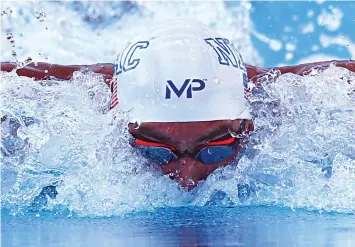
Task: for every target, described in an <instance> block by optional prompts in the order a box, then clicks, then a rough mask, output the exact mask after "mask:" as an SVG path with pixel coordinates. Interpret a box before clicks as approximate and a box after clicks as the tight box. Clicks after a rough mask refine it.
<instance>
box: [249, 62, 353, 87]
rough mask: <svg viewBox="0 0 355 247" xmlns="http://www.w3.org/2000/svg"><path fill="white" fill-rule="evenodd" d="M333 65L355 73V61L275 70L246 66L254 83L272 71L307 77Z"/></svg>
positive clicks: (322, 63) (311, 64) (313, 64)
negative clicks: (314, 70) (315, 71)
mask: <svg viewBox="0 0 355 247" xmlns="http://www.w3.org/2000/svg"><path fill="white" fill-rule="evenodd" d="M331 65H335V66H337V67H343V68H346V69H348V70H350V71H352V72H355V60H344V61H326V62H316V63H306V64H299V65H294V66H284V67H275V68H261V67H255V66H251V65H246V68H247V70H248V78H249V79H250V80H252V81H253V82H256V80H257V79H258V78H259V77H261V76H263V75H265V74H267V73H268V72H270V71H272V70H273V71H275V70H278V71H280V73H281V74H286V73H293V74H297V75H307V74H308V73H309V72H311V71H312V70H313V69H317V70H320V71H321V70H324V69H326V68H328V67H329V66H331Z"/></svg>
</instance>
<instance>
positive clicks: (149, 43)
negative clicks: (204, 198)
mask: <svg viewBox="0 0 355 247" xmlns="http://www.w3.org/2000/svg"><path fill="white" fill-rule="evenodd" d="M331 64H334V65H335V66H339V67H344V68H347V69H349V70H351V71H353V72H355V61H353V60H347V61H331V62H320V63H313V64H302V65H296V66H288V67H279V68H273V69H277V70H279V71H280V73H281V74H284V73H294V74H299V75H304V74H306V73H307V72H309V71H311V70H312V69H314V68H317V69H324V68H327V67H329V66H330V65H331ZM15 69H16V64H15V63H9V62H2V63H1V70H2V71H7V72H10V71H12V70H15ZM83 69H84V70H91V71H93V72H95V73H100V74H102V75H103V77H104V80H105V83H106V84H107V86H109V87H110V89H111V92H112V102H111V109H113V108H115V107H118V108H119V109H121V110H123V111H129V113H130V119H127V122H129V124H128V128H129V132H130V134H131V137H132V144H131V145H133V146H134V147H136V148H137V149H138V150H140V152H141V153H142V155H144V156H145V157H147V158H148V160H149V162H151V163H152V164H155V165H156V166H157V167H159V169H161V172H162V174H164V175H168V176H169V177H170V178H171V179H173V180H175V181H177V182H178V183H179V184H180V185H181V187H185V188H187V189H188V190H191V189H193V188H194V187H196V186H198V183H199V181H203V180H205V179H206V178H207V177H208V176H209V175H210V174H211V173H213V172H214V171H215V170H216V169H218V168H220V167H224V166H227V165H230V164H232V163H234V164H235V163H236V160H238V159H239V158H240V157H239V156H240V153H241V150H242V149H243V147H245V145H246V143H247V141H248V135H249V133H250V132H251V131H253V130H254V126H253V119H252V115H251V113H250V109H249V103H248V100H247V95H248V94H249V93H250V92H249V88H250V85H251V84H252V83H256V82H257V79H258V78H260V77H261V76H263V75H265V74H267V73H268V72H270V70H271V69H265V68H259V67H254V66H251V65H247V64H245V63H244V62H243V59H242V56H241V54H240V53H239V52H238V51H237V49H236V48H235V47H234V46H233V45H232V43H231V42H230V41H229V40H228V39H226V38H224V37H222V36H221V35H220V34H218V33H216V32H215V31H213V30H211V29H210V28H209V27H207V26H204V25H203V24H200V23H197V22H191V21H185V20H177V21H171V22H165V23H164V24H160V25H157V26H155V27H153V28H152V29H149V30H148V31H147V32H145V33H144V34H141V35H139V36H138V37H136V38H135V39H133V40H132V41H130V42H129V43H127V44H126V45H125V46H124V47H123V49H122V50H121V52H120V53H119V55H118V57H117V60H116V61H115V63H114V64H110V63H104V64H95V65H55V64H47V63H38V64H36V65H34V64H33V63H32V64H29V65H27V66H25V67H23V68H21V69H16V73H17V74H18V75H20V76H27V77H33V78H35V79H36V80H50V79H61V80H70V79H71V78H72V75H73V73H74V72H75V71H79V70H83ZM138 123H139V128H137V124H138ZM52 187H53V186H52ZM53 188H54V189H55V187H53ZM41 193H42V192H41ZM43 193H44V192H43Z"/></svg>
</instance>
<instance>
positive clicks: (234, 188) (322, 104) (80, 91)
mask: <svg viewBox="0 0 355 247" xmlns="http://www.w3.org/2000/svg"><path fill="white" fill-rule="evenodd" d="M1 80H2V81H3V82H4V85H3V86H2V88H1V94H2V95H3V97H2V98H1V110H2V112H3V114H6V115H7V116H8V117H7V119H6V120H5V121H4V122H3V123H2V125H3V129H2V136H3V137H4V141H3V147H2V150H3V152H2V155H3V160H4V165H3V166H2V177H3V180H4V181H3V183H2V191H3V205H2V206H3V207H6V208H11V209H13V210H14V211H16V212H18V211H19V210H21V209H22V208H23V207H26V206H28V205H30V203H31V201H32V200H33V198H34V197H35V196H36V195H37V194H38V193H39V191H40V190H41V188H42V187H44V186H47V185H50V184H53V183H57V184H59V185H58V196H57V199H55V200H50V202H49V205H48V208H49V209H53V210H55V207H56V206H58V205H62V206H63V205H64V206H65V207H66V208H68V209H69V210H71V211H73V212H75V213H77V214H79V215H91V216H107V215H117V214H118V215H120V214H124V213H127V212H131V211H135V210H138V211H140V210H150V209H152V208H155V207H165V206H181V205H185V206H186V205H211V203H212V204H213V203H217V204H222V205H238V204H240V203H244V204H270V203H271V204H276V205H284V206H288V207H291V208H297V207H306V208H311V209H317V210H326V211H337V212H354V210H355V208H354V205H355V189H354V188H355V172H354V169H355V163H354V162H355V156H354V148H355V141H354V140H355V138H354V137H355V132H354V123H355V121H354V120H355V118H354V111H355V97H354V90H355V75H354V73H352V72H349V71H347V70H345V69H342V68H336V67H331V68H329V69H327V70H325V71H323V72H318V73H317V74H316V75H313V76H303V77H301V76H297V75H291V74H286V75H282V76H280V77H278V78H277V79H274V80H265V81H264V82H263V83H262V89H260V88H259V89H258V90H256V89H255V90H254V92H253V95H252V97H251V103H252V108H253V114H254V116H255V124H256V127H257V130H256V132H255V133H254V134H253V135H252V136H251V138H250V144H249V146H248V148H247V150H246V154H245V155H244V156H243V157H242V158H241V159H240V161H239V165H238V166H237V167H235V166H230V167H226V168H223V169H219V170H217V171H216V172H215V173H214V174H212V175H211V176H210V177H209V178H208V179H207V180H206V181H205V182H203V183H201V185H200V186H199V187H198V188H196V189H195V190H193V191H192V192H186V191H183V190H181V189H179V188H178V186H177V184H176V183H175V182H174V181H171V180H170V179H169V178H168V177H165V176H161V175H160V174H159V172H158V171H157V169H155V168H154V167H146V166H145V165H144V159H143V158H142V157H140V156H139V154H137V153H136V152H135V151H134V150H133V149H132V148H131V147H130V145H129V134H128V132H127V122H126V121H125V119H127V115H125V114H124V113H121V112H119V111H115V110H114V111H110V112H108V110H107V109H108V108H109V99H110V92H109V91H108V88H107V87H106V85H105V84H104V82H103V80H102V78H101V77H100V76H98V75H95V74H92V73H83V72H77V73H76V74H75V76H74V78H73V79H72V80H71V81H68V82H65V81H48V82H44V81H42V82H39V83H37V82H33V81H32V80H31V79H29V78H23V77H18V76H16V75H15V74H14V73H2V74H1ZM15 89H16V90H15ZM241 184H248V186H250V187H251V188H252V189H251V191H252V193H251V195H250V197H249V198H248V199H246V200H245V201H242V202H241V200H240V197H238V193H239V192H238V187H239V188H240V185H241ZM216 198H217V199H216ZM216 201H217V202H216Z"/></svg>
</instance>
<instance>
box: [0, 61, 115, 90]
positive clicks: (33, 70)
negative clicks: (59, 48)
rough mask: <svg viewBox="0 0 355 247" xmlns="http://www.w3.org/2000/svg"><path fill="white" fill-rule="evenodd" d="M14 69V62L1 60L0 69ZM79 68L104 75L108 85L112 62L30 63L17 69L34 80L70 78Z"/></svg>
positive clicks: (21, 74) (20, 74) (19, 73)
mask: <svg viewBox="0 0 355 247" xmlns="http://www.w3.org/2000/svg"><path fill="white" fill-rule="evenodd" d="M14 69H16V63H11V62H1V67H0V70H1V71H6V72H11V71H13V70H14ZM79 70H89V71H93V72H95V73H100V74H103V75H104V79H105V83H106V84H107V85H108V86H109V85H110V82H111V79H112V75H113V64H111V63H98V64H93V65H58V64H49V63H40V62H39V63H37V64H36V65H35V64H34V63H30V64H28V65H26V66H25V67H23V68H21V69H17V70H16V73H17V75H19V76H26V77H32V78H34V79H35V80H50V79H52V78H55V79H60V80H70V79H71V78H72V77H73V73H74V72H75V71H79Z"/></svg>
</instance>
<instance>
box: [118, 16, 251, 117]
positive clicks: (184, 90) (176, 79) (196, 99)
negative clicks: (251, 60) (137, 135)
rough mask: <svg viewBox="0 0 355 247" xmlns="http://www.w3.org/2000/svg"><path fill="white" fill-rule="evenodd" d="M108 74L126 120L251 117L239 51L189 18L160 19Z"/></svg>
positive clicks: (140, 37)
mask: <svg viewBox="0 0 355 247" xmlns="http://www.w3.org/2000/svg"><path fill="white" fill-rule="evenodd" d="M114 74H115V77H116V79H117V84H118V85H117V96H118V101H119V103H118V107H119V108H120V109H122V110H124V111H129V112H130V115H131V117H132V119H130V122H196V121H212V120H233V119H251V115H250V113H249V105H248V102H247V100H246V99H245V97H244V90H245V89H246V87H247V71H246V69H245V67H244V65H243V60H242V57H241V55H240V54H239V52H238V51H237V50H236V48H235V47H234V46H233V45H232V43H231V42H230V41H229V40H228V39H226V38H225V37H223V36H222V35H220V34H218V33H216V32H215V31H213V30H212V29H211V28H209V27H207V26H205V25H203V24H201V23H198V22H195V21H192V20H178V21H169V22H165V23H163V24H160V25H157V26H154V27H152V28H150V29H149V30H147V31H146V32H144V34H141V35H139V36H138V37H136V38H134V39H133V40H132V41H130V42H129V43H128V44H126V45H125V46H124V47H123V49H122V51H121V52H120V54H119V55H118V57H117V60H116V62H115V71H114ZM114 93H115V92H114Z"/></svg>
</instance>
